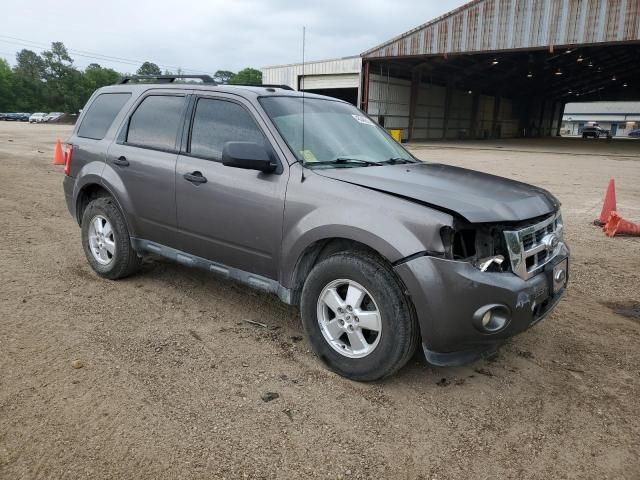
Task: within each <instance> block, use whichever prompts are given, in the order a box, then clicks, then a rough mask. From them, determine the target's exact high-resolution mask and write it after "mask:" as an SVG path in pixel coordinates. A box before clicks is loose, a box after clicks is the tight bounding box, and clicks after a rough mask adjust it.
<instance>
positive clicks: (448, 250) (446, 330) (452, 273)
mask: <svg viewBox="0 0 640 480" xmlns="http://www.w3.org/2000/svg"><path fill="white" fill-rule="evenodd" d="M440 233H441V237H442V241H443V245H444V254H443V255H442V256H422V257H418V258H414V259H412V260H410V261H408V262H406V263H403V264H400V265H397V266H396V271H397V273H398V274H399V275H400V277H401V278H402V279H403V281H404V282H405V284H406V285H407V289H408V291H409V293H410V295H411V298H412V300H413V303H414V305H415V307H416V312H417V315H418V319H419V322H420V325H421V330H422V337H423V346H424V350H425V354H426V356H427V360H429V361H430V362H431V363H434V364H437V365H458V364H462V363H467V362H469V361H473V360H475V359H477V358H478V357H480V356H482V355H484V354H488V353H492V352H493V351H495V350H496V349H497V348H498V346H499V345H500V344H501V343H503V342H504V341H505V340H506V339H507V338H509V337H511V336H513V335H516V334H518V333H520V332H522V331H524V330H526V329H527V328H529V327H531V326H532V325H534V324H535V323H537V322H539V321H540V320H541V319H542V318H544V317H545V316H546V315H548V314H549V312H550V311H551V310H552V309H553V308H554V307H555V305H556V304H557V303H558V301H559V300H560V298H561V297H562V295H563V293H564V290H565V286H566V282H567V277H568V257H569V250H568V248H567V246H566V244H565V243H564V240H563V235H562V233H563V224H562V217H561V216H560V213H559V211H558V212H555V213H553V214H551V215H547V216H543V217H538V218H534V219H531V220H529V221H525V222H508V223H492V224H489V223H482V224H472V223H468V222H465V221H463V220H460V219H458V220H456V221H455V222H454V223H453V225H452V226H451V227H443V228H442V229H441V232H440Z"/></svg>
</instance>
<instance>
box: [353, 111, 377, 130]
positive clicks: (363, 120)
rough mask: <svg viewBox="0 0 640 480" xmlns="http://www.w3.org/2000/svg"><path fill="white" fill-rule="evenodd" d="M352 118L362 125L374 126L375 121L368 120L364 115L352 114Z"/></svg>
mask: <svg viewBox="0 0 640 480" xmlns="http://www.w3.org/2000/svg"><path fill="white" fill-rule="evenodd" d="M351 116H352V117H353V118H355V119H356V120H357V121H358V122H360V123H362V124H364V125H371V126H373V127H375V125H376V124H375V123H373V122H372V121H371V120H369V119H368V118H367V117H365V116H364V115H355V114H352V115H351Z"/></svg>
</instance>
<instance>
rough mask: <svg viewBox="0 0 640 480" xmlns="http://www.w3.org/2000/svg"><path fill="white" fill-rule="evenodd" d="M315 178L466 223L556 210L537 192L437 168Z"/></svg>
mask: <svg viewBox="0 0 640 480" xmlns="http://www.w3.org/2000/svg"><path fill="white" fill-rule="evenodd" d="M315 173H317V174H319V175H322V176H323V177H328V178H332V179H335V180H340V181H343V182H347V183H351V184H353V185H359V186H362V187H366V188H371V189H373V190H378V191H381V192H385V193H389V194H392V195H396V196H400V197H405V198H409V199H412V200H416V201H418V202H421V203H425V204H427V205H430V206H433V207H435V208H438V209H440V210H443V211H446V212H450V213H454V214H458V215H459V216H462V217H464V218H465V219H466V220H468V221H469V222H472V223H484V222H515V221H522V220H528V219H530V218H533V217H538V216H540V215H546V214H548V213H551V212H554V211H556V210H557V209H558V208H559V207H560V202H559V201H558V200H557V199H556V198H555V197H554V196H553V195H551V194H550V193H549V192H547V191H546V190H544V189H542V188H538V187H534V186H533V185H528V184H526V183H522V182H516V181H514V180H509V179H507V178H503V177H498V176H495V175H489V174H487V173H482V172H477V171H475V170H468V169H465V168H459V167H453V166H450V165H443V164H439V163H417V164H405V165H384V166H380V167H357V168H332V169H327V170H320V169H316V170H315Z"/></svg>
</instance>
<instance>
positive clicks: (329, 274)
mask: <svg viewBox="0 0 640 480" xmlns="http://www.w3.org/2000/svg"><path fill="white" fill-rule="evenodd" d="M351 288H353V289H354V290H351V293H348V292H349V291H350V289H351ZM358 291H360V292H361V293H362V294H361V295H358ZM335 293H337V294H338V295H337V296H335V295H334V294H335ZM354 298H358V300H356V301H352V300H353V299H354ZM325 299H330V300H329V301H325ZM329 303H331V304H332V305H335V306H336V307H337V308H336V307H329ZM338 305H340V306H339V307H338ZM339 309H342V312H341V313H338V311H337V310H339ZM300 311H301V315H302V323H303V326H304V330H305V334H306V336H307V339H308V341H309V343H310V344H311V347H312V348H313V351H314V352H315V353H316V354H317V355H318V357H320V359H321V360H322V361H323V362H324V363H325V364H326V365H327V366H328V367H329V369H331V370H332V371H334V372H336V373H337V374H339V375H342V376H343V377H347V378H349V379H351V380H357V381H365V382H366V381H374V380H379V379H381V378H384V377H387V376H389V375H392V374H394V373H395V372H397V371H398V370H399V369H400V368H401V367H403V366H404V365H405V364H406V363H407V361H408V360H409V359H410V358H411V356H412V355H413V354H414V352H415V350H416V346H417V345H418V339H419V328H418V324H417V321H416V319H415V315H414V313H413V307H412V306H411V304H410V303H409V300H408V299H407V297H406V296H405V294H404V293H403V288H402V286H401V284H400V282H399V280H398V279H397V277H396V276H395V274H394V273H393V271H392V270H391V269H390V268H389V267H388V266H387V265H386V264H385V263H384V262H383V261H382V260H381V259H379V258H378V257H377V256H375V255H372V254H369V253H360V252H357V253H356V252H340V253H336V254H334V255H332V256H330V257H328V258H326V259H324V260H322V261H321V262H320V263H318V264H317V265H316V266H315V267H314V268H313V269H312V270H311V273H310V274H309V276H308V277H307V279H306V281H305V284H304V288H303V290H302V299H301V305H300ZM376 312H377V315H376ZM350 313H351V315H349V314H350ZM357 315H360V317H358V316H357ZM349 316H351V319H349V318H348V317H349ZM376 316H377V320H376V321H377V323H375V322H376V321H372V319H374V318H376ZM336 322H337V323H336ZM369 326H370V328H367V327H369ZM376 329H377V330H376ZM352 338H353V339H354V340H353V342H352V340H351V339H352ZM359 339H363V340H364V341H363V340H359Z"/></svg>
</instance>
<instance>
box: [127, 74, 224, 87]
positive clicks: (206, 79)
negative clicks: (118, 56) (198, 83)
mask: <svg viewBox="0 0 640 480" xmlns="http://www.w3.org/2000/svg"><path fill="white" fill-rule="evenodd" d="M178 78H194V79H199V80H202V83H213V84H215V85H217V84H216V82H215V81H214V80H213V78H211V76H210V75H131V76H128V77H122V78H121V79H120V81H119V82H118V83H119V84H123V83H129V82H131V81H139V80H156V83H173V82H175V81H176V79H178Z"/></svg>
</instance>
